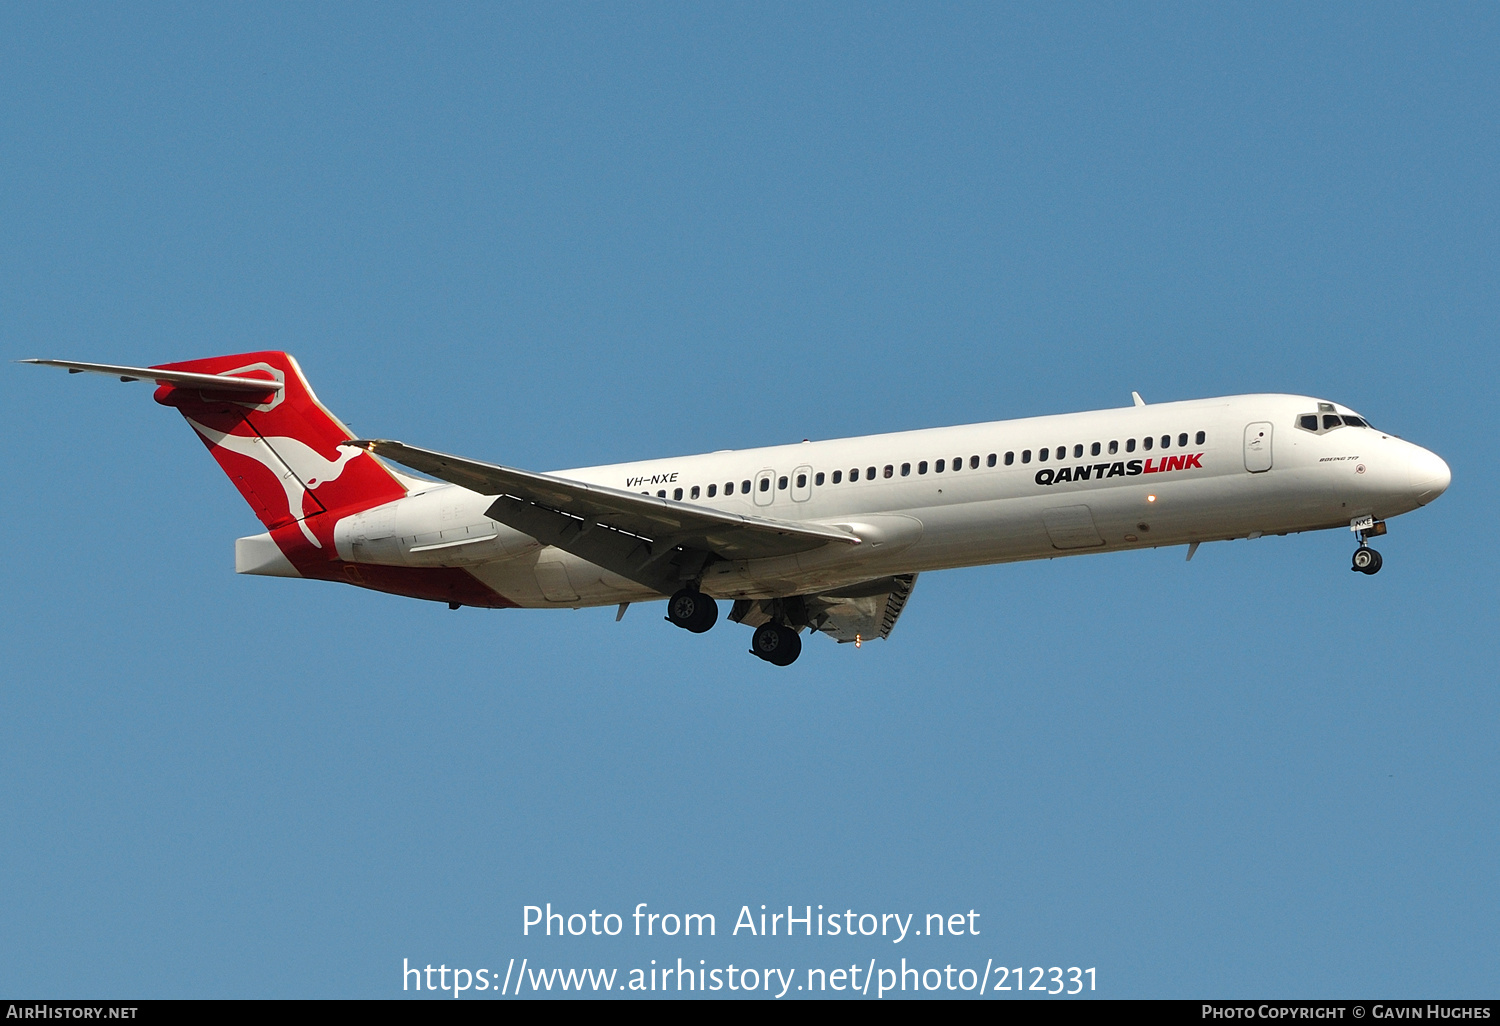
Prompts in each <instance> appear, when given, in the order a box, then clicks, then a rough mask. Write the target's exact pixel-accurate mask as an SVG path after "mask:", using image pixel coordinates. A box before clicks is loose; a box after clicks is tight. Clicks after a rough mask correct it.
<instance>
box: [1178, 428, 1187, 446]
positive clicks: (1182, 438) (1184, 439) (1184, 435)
mask: <svg viewBox="0 0 1500 1026" xmlns="http://www.w3.org/2000/svg"><path fill="white" fill-rule="evenodd" d="M1177 444H1178V446H1186V445H1187V432H1186V431H1184V432H1183V433H1182V434H1180V435H1178V436H1177Z"/></svg>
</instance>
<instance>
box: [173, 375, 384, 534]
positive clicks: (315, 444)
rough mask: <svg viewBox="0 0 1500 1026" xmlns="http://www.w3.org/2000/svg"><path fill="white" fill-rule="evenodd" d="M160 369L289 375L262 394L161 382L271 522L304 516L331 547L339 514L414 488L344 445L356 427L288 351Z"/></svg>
mask: <svg viewBox="0 0 1500 1026" xmlns="http://www.w3.org/2000/svg"><path fill="white" fill-rule="evenodd" d="M155 369H157V370H174V371H194V372H197V373H202V374H230V375H234V376H237V377H251V378H255V377H263V378H266V379H267V380H275V381H280V382H282V388H281V390H280V391H277V392H269V391H268V392H267V394H266V395H264V396H248V397H247V396H246V395H245V394H244V393H243V392H241V393H238V394H236V393H215V392H211V391H206V390H204V389H201V388H197V387H192V386H186V385H170V384H166V385H162V386H160V387H159V388H158V389H157V390H156V401H157V402H159V403H161V404H162V405H164V406H175V407H176V408H177V409H178V410H179V411H181V413H182V415H183V416H184V417H186V418H187V422H188V423H189V424H191V425H192V427H193V430H195V431H197V432H198V436H199V437H200V438H202V439H203V442H204V444H205V445H207V446H208V449H209V452H211V453H213V457H214V459H215V460H217V461H218V463H219V466H220V467H222V468H223V469H224V473H226V474H228V475H229V479H230V480H231V481H233V482H234V484H235V487H237V488H238V489H239V490H240V494H241V495H243V496H244V497H245V501H247V502H249V503H250V506H251V507H252V508H253V509H254V510H255V514H256V516H258V517H259V518H260V522H261V523H262V524H265V525H266V527H267V528H270V529H273V530H274V529H275V528H278V527H284V526H286V525H288V524H292V523H297V524H298V525H299V526H300V527H301V531H302V534H303V535H305V536H306V538H307V540H308V541H309V542H311V543H312V544H313V545H314V546H316V547H317V548H326V549H327V550H328V552H329V553H332V551H333V544H332V542H333V522H334V521H335V520H337V519H338V518H339V517H340V516H342V515H344V514H347V513H353V512H357V511H358V510H361V509H368V508H369V507H371V506H378V505H380V504H381V503H383V502H390V501H391V500H393V499H399V498H401V497H402V496H403V495H405V494H406V488H405V486H404V485H402V484H401V482H400V481H399V480H397V478H396V477H395V475H394V474H392V473H391V472H390V471H389V470H387V469H386V468H385V466H384V465H383V464H381V462H380V461H379V460H377V459H375V457H373V456H371V455H370V454H369V453H366V452H363V451H362V450H359V449H345V448H340V447H339V443H340V442H344V441H348V440H349V439H351V438H353V437H354V436H353V435H351V434H350V433H349V429H348V428H346V427H345V426H344V425H343V424H342V423H340V422H339V420H338V418H337V417H335V416H334V415H333V414H331V413H329V412H328V411H327V410H326V409H324V407H323V404H322V403H320V402H318V397H317V396H315V395H313V391H312V389H311V388H310V387H309V386H308V384H307V379H306V378H304V377H303V376H302V369H301V368H300V367H298V366H297V361H296V360H294V359H292V358H291V357H290V356H289V355H287V354H286V353H278V352H265V353H242V354H240V355H238V356H214V357H209V358H207V359H204V360H188V361H186V362H184V363H168V364H159V365H158V366H157V367H156V368H155ZM323 514H333V515H331V516H324V515H323Z"/></svg>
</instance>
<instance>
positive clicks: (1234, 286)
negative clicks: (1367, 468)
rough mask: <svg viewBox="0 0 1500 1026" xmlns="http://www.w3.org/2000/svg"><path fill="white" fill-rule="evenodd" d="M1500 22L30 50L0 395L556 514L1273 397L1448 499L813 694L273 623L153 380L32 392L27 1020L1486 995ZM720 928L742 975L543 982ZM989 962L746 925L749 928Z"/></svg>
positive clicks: (1210, 567)
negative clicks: (1007, 433)
mask: <svg viewBox="0 0 1500 1026" xmlns="http://www.w3.org/2000/svg"><path fill="white" fill-rule="evenodd" d="M1497 101H1500V14H1497V9H1496V8H1495V7H1494V6H1493V5H1488V4H1440V5H1405V6H1393V5H1386V4H1361V5H1357V6H1350V5H1342V6H1340V5H1312V6H1310V5H1306V4H1287V5H1275V4H1213V5H1182V6H1174V5H1167V4H1151V5H1139V4H1123V5H1089V6H1076V5H1073V6H1069V5H1020V6H999V5H993V4H984V5H967V6H951V5H950V6H939V5H931V4H922V5H897V6H876V5H861V6H857V7H851V6H849V5H842V4H840V5H821V6H820V5H811V4H796V5H789V6H781V7H777V6H771V5H766V4H753V5H726V4H712V5H708V4H705V5H664V4H662V5H650V6H646V7H642V6H640V5H609V6H605V5H568V6H559V5H533V6H502V5H467V6H456V5H447V6H436V7H435V6H433V5H383V6H380V7H374V6H347V5H318V6H309V5H301V4H299V5H287V6H275V5H265V4H262V5H254V6H248V7H247V6H243V5H241V6H239V7H236V8H234V9H232V10H228V11H225V10H222V9H220V8H218V7H216V6H212V5H207V6H206V5H179V6H154V5H142V4H137V5H129V6H121V5H108V6H101V5H89V6H82V7H80V6H77V5H73V6H61V7H59V6H56V5H38V4H29V5H17V4H10V5H6V6H4V7H3V8H0V325H3V339H4V341H3V346H0V350H3V354H4V355H6V356H7V358H21V357H29V356H43V357H61V358H72V359H84V360H107V361H114V362H124V363H156V362H164V361H171V360H182V359H190V358H193V357H196V356H207V355H214V354H220V353H233V352H242V351H246V350H252V349H262V348H284V349H287V350H288V351H290V352H292V353H294V354H295V355H296V356H297V357H298V359H299V360H300V361H301V363H302V366H303V368H304V370H305V371H306V372H307V374H308V375H309V377H310V378H311V380H312V382H313V384H314V386H315V387H316V388H317V390H318V392H319V395H320V397H321V398H322V399H323V401H324V402H325V403H327V404H328V405H329V406H330V407H331V408H332V409H334V410H335V412H337V413H338V414H339V415H340V416H341V417H343V418H344V419H345V420H346V421H348V422H349V423H350V424H351V425H352V426H353V427H354V429H355V430H356V431H359V432H363V433H366V434H371V435H379V436H383V437H391V438H401V439H404V440H407V441H409V442H412V443H415V444H419V445H425V446H431V447H435V448H439V449H446V450H449V451H455V452H459V453H463V454H466V455H471V456H474V457H476V458H480V459H487V460H493V461H497V462H504V463H507V464H511V465H515V466H520V467H528V468H534V469H547V468H554V467H566V466H578V465H588V464H596V463H604V462H610V461H615V460H625V459H633V458H638V457H650V456H667V455H675V454H681V453H690V452H699V451H708V450H712V449H720V448H729V447H736V448H738V447H748V446H754V445H762V444H773V443H781V442H787V441H795V440H799V439H802V438H827V437H835V436H844V435H855V434H862V433H869V432H876V431H890V430H900V429H906V428H919V427H928V426H934V425H942V424H954V423H965V422H973V421H983V420H994V419H1002V418H1008V417H1018V416H1028V415H1034V414H1046V413H1058V412H1067V411H1072V410H1080V409H1094V408H1100V407H1110V406H1120V405H1126V404H1128V403H1129V401H1130V399H1129V394H1130V391H1131V390H1132V389H1136V390H1139V391H1140V392H1141V394H1142V395H1143V396H1145V397H1146V399H1147V400H1148V401H1166V400H1173V399H1186V398H1195V397H1201V396H1213V395H1223V394H1233V393H1242V392H1256V391H1287V392H1301V393H1311V394H1316V395H1320V396H1326V397H1328V398H1330V399H1336V400H1338V401H1340V402H1343V403H1346V404H1348V405H1349V406H1352V407H1353V408H1354V409H1356V410H1358V411H1360V412H1361V413H1363V414H1364V415H1366V416H1367V417H1369V418H1370V419H1371V420H1372V421H1373V422H1374V423H1375V424H1377V425H1379V426H1380V427H1382V428H1384V429H1387V430H1390V431H1392V432H1395V433H1397V434H1399V435H1401V436H1403V437H1405V438H1409V439H1411V440H1413V441H1415V442H1417V443H1418V444H1421V445H1423V446H1426V447H1428V448H1431V449H1433V450H1434V451H1436V452H1437V453H1439V454H1440V455H1442V456H1443V457H1444V458H1445V459H1447V460H1448V462H1449V463H1450V465H1451V466H1452V468H1453V479H1454V480H1453V485H1452V488H1451V489H1450V491H1449V492H1448V494H1447V495H1445V496H1444V497H1443V498H1442V499H1440V500H1439V501H1438V502H1436V503H1435V504H1434V505H1433V506H1431V507H1429V508H1425V509H1422V510H1420V511H1417V512H1415V513H1412V514H1410V515H1409V516H1404V517H1401V518H1400V519H1399V520H1395V521H1393V522H1392V523H1391V525H1390V535H1389V536H1388V537H1387V538H1384V539H1381V540H1380V542H1379V543H1378V544H1379V547H1380V549H1381V550H1382V552H1383V553H1384V555H1385V568H1384V570H1383V571H1382V572H1381V573H1380V574H1379V575H1378V576H1376V577H1365V576H1364V575H1358V574H1352V573H1350V572H1349V569H1348V562H1349V554H1350V552H1351V551H1352V549H1353V540H1352V538H1351V536H1350V535H1349V534H1348V533H1347V532H1333V531H1330V532H1323V533H1319V534H1312V535H1303V536H1296V537H1288V538H1267V539H1260V540H1257V541H1239V542H1232V543H1220V544H1211V545H1206V546H1204V547H1203V549H1202V550H1201V551H1200V552H1199V553H1198V555H1197V557H1196V558H1195V559H1194V560H1193V562H1192V563H1185V562H1184V561H1183V555H1184V550H1183V549H1181V548H1176V549H1160V550H1149V551H1142V552H1131V553H1122V554H1111V555H1095V556H1091V557H1088V558H1079V559H1064V560H1057V561H1043V562H1037V563H1028V564H1019V565H1011V566H994V567H983V568H975V569H966V570H955V571H949V572H945V573H934V574H925V575H923V577H922V578H921V580H920V581H919V583H918V585H917V588H916V591H915V593H914V595H913V597H912V600H911V602H910V604H909V605H908V607H907V609H906V612H905V614H904V615H903V616H902V618H901V621H900V623H899V625H898V626H897V628H896V630H895V631H894V633H893V635H892V637H891V639H890V640H888V641H884V642H878V643H872V644H868V645H865V646H864V647H863V648H862V649H861V650H859V651H856V650H855V649H854V648H853V647H852V646H838V645H834V644H833V643H831V642H829V641H827V640H825V639H820V638H817V637H811V638H809V639H808V640H807V645H806V648H805V650H804V653H803V655H802V658H801V660H800V661H799V662H798V663H797V664H796V665H795V666H794V667H792V668H790V669H787V670H779V669H777V668H775V667H771V666H769V665H766V664H763V663H761V662H759V661H758V660H756V659H754V658H752V657H751V656H749V655H748V654H747V652H746V649H747V647H748V644H749V634H750V632H749V631H748V630H747V629H745V628H744V627H741V626H739V625H737V624H732V623H727V622H723V621H721V623H720V624H719V626H718V627H716V628H715V629H714V630H713V631H712V632H710V633H709V634H707V635H704V636H701V637H696V636H692V635H688V634H685V633H684V632H682V631H679V630H676V629H675V628H673V627H671V626H669V625H668V624H666V623H664V622H662V619H661V614H662V606H660V605H651V606H637V607H633V608H632V609H631V610H630V612H629V614H628V615H627V616H626V617H625V619H624V621H623V622H621V623H618V624H617V623H615V622H614V610H613V609H595V610H584V611H578V612H571V611H563V612H545V611H533V612H525V611H504V612H494V611H481V610H474V609H464V610H460V611H458V612H449V611H448V610H447V609H446V608H445V607H443V606H441V605H434V604H428V603H421V602H416V601H413V600H403V599H397V598H393V597H389V596H383V595H378V594H375V593H371V592H365V591H360V590H356V589H353V588H347V587H340V586H335V585H329V584H319V583H308V582H294V581H286V580H273V579H260V578H246V577H237V576H236V575H234V574H233V573H232V567H233V539H234V538H235V537H236V536H237V535H248V534H254V533H257V532H258V531H259V530H260V527H259V525H258V524H257V523H256V521H255V520H254V518H253V516H252V515H251V512H250V510H249V508H248V507H247V506H245V505H244V504H243V502H242V501H241V500H240V498H239V496H238V495H237V494H236V493H235V491H234V490H233V488H232V487H231V486H230V484H229V483H228V482H227V481H226V480H225V479H224V478H223V476H222V475H221V474H220V472H219V470H218V468H217V467H216V466H215V465H214V463H213V461H212V460H211V459H210V458H209V457H208V456H207V454H206V453H205V452H204V451H203V448H202V446H201V444H200V443H199V442H198V441H197V440H196V439H195V438H194V437H193V436H192V434H191V432H190V431H189V429H188V428H187V427H186V426H185V425H184V424H183V423H182V421H181V419H180V418H179V417H178V416H177V415H176V414H175V413H173V412H172V411H170V410H166V409H163V408H161V407H158V406H155V405H154V404H153V403H152V402H151V400H150V389H149V387H148V386H145V385H122V384H118V383H115V382H112V381H110V380H108V379H101V378H96V377H88V378H69V377H67V376H65V375H63V374H61V373H60V372H57V371H52V370H45V369H37V368H31V367H23V366H15V365H9V364H7V365H4V366H0V432H3V438H4V442H5V444H4V445H3V447H0V466H3V479H4V481H5V485H4V486H3V489H0V524H3V528H4V535H5V538H6V541H7V543H8V549H7V553H6V555H5V557H4V559H3V560H0V567H3V578H0V581H3V588H0V615H3V624H4V628H3V634H0V637H3V638H4V649H3V652H4V655H3V661H0V667H3V671H0V822H3V824H4V825H3V829H0V994H3V995H5V996H12V997H19V996H28V997H30V996H57V997H82V996H91V997H103V996H123V995H132V996H145V997H153V996H155V997H187V996H365V997H382V996H394V995H399V994H400V992H401V991H400V987H401V977H400V968H401V962H402V959H403V958H408V959H410V960H411V962H412V963H414V964H424V965H425V964H426V963H429V962H430V963H432V964H433V965H438V964H440V963H442V964H446V965H448V966H466V967H469V968H473V969H477V968H487V969H492V970H493V969H499V970H501V971H502V972H503V970H504V969H505V966H506V962H507V960H508V959H510V958H512V957H514V958H516V959H517V961H518V962H519V960H520V958H522V957H527V958H529V959H531V960H532V963H533V964H537V963H538V962H540V963H542V964H546V965H558V966H585V965H598V966H615V967H618V968H620V969H621V970H622V971H623V970H628V969H629V968H631V967H635V966H649V962H650V960H651V959H653V958H655V959H658V961H659V962H661V963H669V962H672V961H674V960H675V959H676V958H677V957H683V958H685V959H686V960H687V961H688V964H690V965H695V964H697V962H698V960H699V959H704V960H705V962H706V964H707V965H710V966H712V965H724V964H727V963H729V962H735V963H736V964H737V965H742V966H743V965H747V964H749V965H757V966H760V965H767V966H768V965H773V964H775V965H782V966H786V967H791V966H797V967H800V968H805V967H809V966H828V967H835V966H837V965H839V964H844V965H848V964H849V963H850V962H855V961H857V962H860V963H861V964H865V963H867V961H868V959H870V958H877V959H878V960H880V961H879V966H880V967H886V966H890V965H892V964H894V962H896V961H898V960H899V958H900V957H902V956H905V957H907V958H908V960H909V964H911V965H916V966H922V967H929V966H933V965H936V966H942V965H945V964H949V963H951V964H953V965H955V967H963V966H972V967H976V968H978V967H983V965H984V964H985V960H986V959H987V958H993V959H995V963H996V964H1013V965H1025V966H1031V965H1041V966H1052V965H1059V966H1064V967H1066V966H1073V965H1077V966H1081V967H1088V966H1094V967H1097V978H1098V981H1099V993H1101V994H1104V995H1110V996H1162V997H1191V996H1220V997H1232V996H1256V995H1260V996H1267V995H1276V996H1307V997H1340V996H1360V995H1363V996H1392V995H1409V996H1418V997H1433V996H1454V997H1459V996H1481V995H1484V996H1490V997H1494V996H1496V993H1497V990H1500V957H1497V956H1500V926H1497V923H1500V919H1497V905H1500V880H1497V870H1500V861H1497V854H1496V853H1497V850H1500V830H1497V807H1500V793H1497V792H1500V752H1497V742H1496V727H1497V722H1500V716H1497V714H1500V703H1497V698H1496V683H1497V674H1496V670H1495V667H1496V664H1497V659H1500V643H1497V622H1496V614H1497V608H1500V607H1497V593H1496V574H1497V571H1500V560H1497V559H1496V545H1495V542H1494V534H1493V528H1494V520H1493V517H1492V516H1491V514H1493V513H1494V511H1495V510H1496V509H1497V508H1500V495H1497V489H1496V487H1495V483H1494V482H1495V473H1494V444H1493V443H1494V438H1495V435H1496V426H1495V422H1496V401H1495V392H1496V386H1497V373H1496V371H1497V367H1500V359H1497V355H1496V352H1497V350H1496V342H1497V329H1500V302H1497V299H1500V292H1497V283H1500V245H1497V243H1500V217H1497V214H1500V202H1497V201H1500V130H1497V126H1500V103H1497ZM549 901H550V902H552V903H553V905H554V906H555V907H557V908H561V909H565V910H568V911H584V912H587V911H588V910H590V909H599V910H600V911H615V912H627V913H628V912H629V911H630V910H631V909H632V908H633V907H634V906H635V904H636V903H637V902H648V903H649V904H650V908H651V910H654V911H659V912H667V911H677V912H689V911H692V912H712V913H714V914H715V915H716V916H717V917H718V925H719V934H720V936H718V937H716V938H714V939H713V940H711V941H709V940H704V941H701V942H700V941H696V940H695V941H693V942H684V941H679V940H665V941H664V940H661V939H652V940H645V939H642V940H636V939H634V938H625V937H621V938H616V939H594V938H579V939H566V940H558V939H556V938H553V939H551V940H550V941H549V940H545V939H537V938H530V939H527V938H523V937H522V936H521V909H522V906H524V905H526V904H542V903H545V902H549ZM762 903H764V904H766V905H768V906H772V907H773V908H775V907H777V906H781V907H784V906H786V905H787V904H792V905H795V906H797V907H798V908H799V909H800V908H802V907H803V906H805V905H808V904H812V905H814V906H816V905H818V904H822V905H824V906H825V910H828V911H834V910H836V911H840V912H842V911H843V910H845V909H853V910H854V911H856V912H857V913H860V912H874V913H885V912H899V913H902V914H905V913H908V912H915V913H917V918H918V921H919V922H920V921H921V917H922V916H923V915H925V914H926V913H928V912H936V911H967V910H969V909H971V908H972V909H975V910H976V911H978V912H979V913H980V914H981V918H980V919H979V920H978V922H979V926H980V929H981V931H982V932H981V935H980V936H979V937H970V938H943V939H938V938H920V939H919V938H912V939H910V940H908V941H906V942H903V943H902V944H901V945H899V946H896V945H892V944H890V943H889V941H877V940H865V939H862V940H857V941H849V940H847V939H845V938H839V939H837V940H833V939H829V938H822V939H818V938H813V939H812V940H802V939H799V940H797V941H795V942H787V941H785V940H784V939H781V938H778V939H771V938H762V939H753V938H747V937H746V936H745V935H744V933H743V932H742V933H741V935H740V936H738V937H732V938H731V937H728V936H725V935H726V934H727V933H728V931H729V927H730V926H731V925H732V923H733V920H734V917H735V914H736V913H737V912H738V911H739V909H740V907H741V906H742V905H746V904H748V905H751V906H752V908H754V909H756V910H757V911H758V907H759V905H760V904H762Z"/></svg>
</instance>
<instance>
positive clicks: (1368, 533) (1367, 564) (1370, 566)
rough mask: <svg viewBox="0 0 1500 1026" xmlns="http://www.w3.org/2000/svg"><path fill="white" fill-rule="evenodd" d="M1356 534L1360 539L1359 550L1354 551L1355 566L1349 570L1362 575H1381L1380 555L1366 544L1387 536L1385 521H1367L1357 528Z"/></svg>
mask: <svg viewBox="0 0 1500 1026" xmlns="http://www.w3.org/2000/svg"><path fill="white" fill-rule="evenodd" d="M1354 533H1355V536H1356V537H1357V538H1359V548H1357V549H1355V550H1354V560H1353V562H1354V565H1353V566H1351V567H1350V568H1349V569H1350V570H1358V571H1359V572H1360V573H1362V574H1378V573H1380V564H1381V562H1382V560H1381V558H1380V553H1378V552H1376V551H1375V550H1374V549H1372V548H1370V546H1369V545H1368V544H1366V543H1367V542H1368V541H1369V539H1371V538H1373V537H1376V536H1378V535H1382V534H1385V521H1384V520H1366V521H1364V522H1363V523H1361V524H1359V525H1358V526H1356V527H1355V532H1354Z"/></svg>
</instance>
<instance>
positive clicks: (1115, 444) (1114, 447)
mask: <svg viewBox="0 0 1500 1026" xmlns="http://www.w3.org/2000/svg"><path fill="white" fill-rule="evenodd" d="M1119 451H1120V443H1119V440H1118V439H1114V438H1111V439H1110V440H1109V454H1110V455H1111V456H1113V455H1114V454H1115V453H1117V452H1119Z"/></svg>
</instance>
